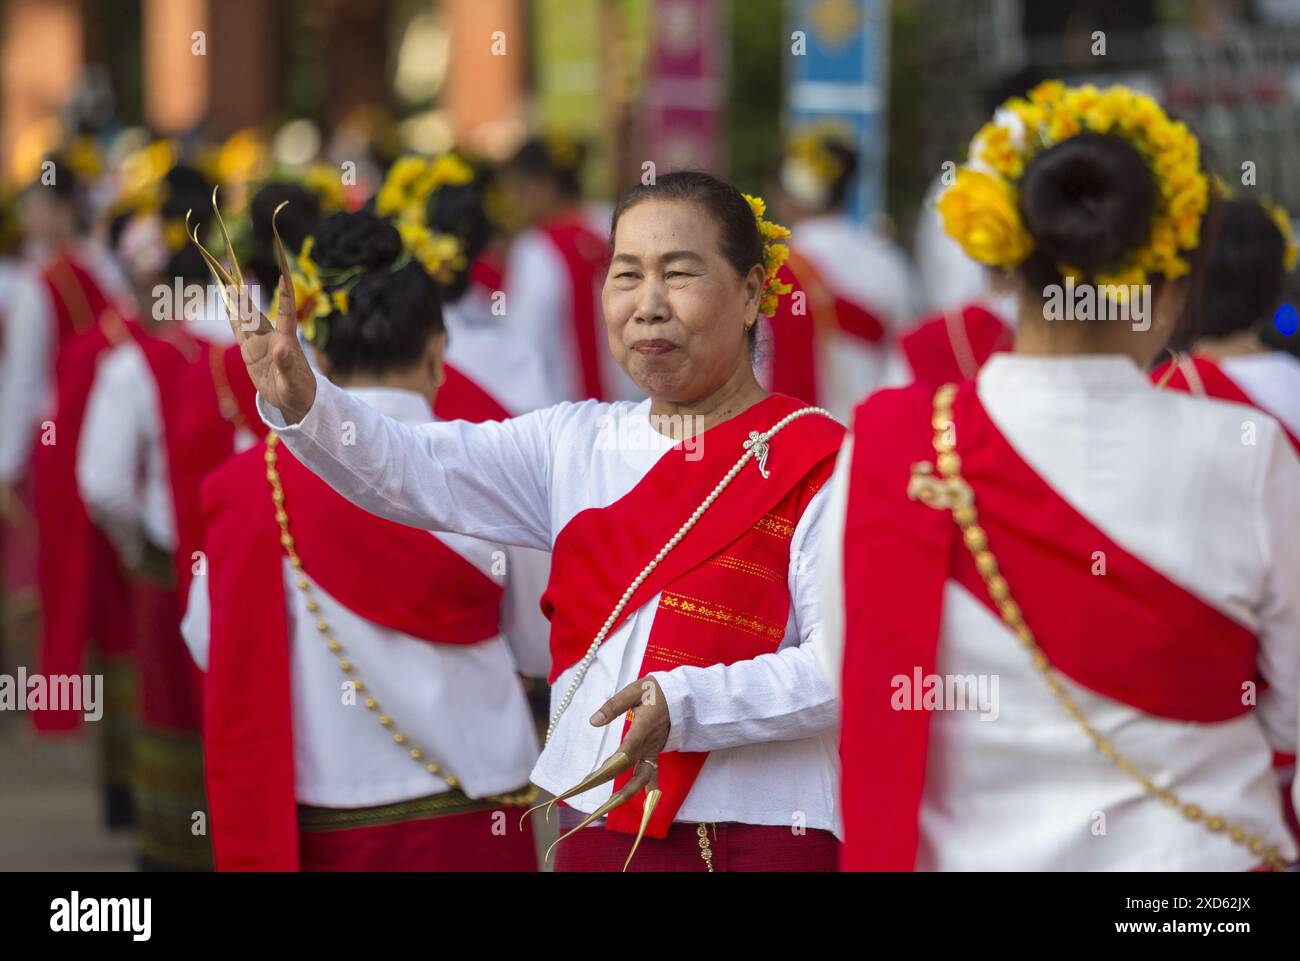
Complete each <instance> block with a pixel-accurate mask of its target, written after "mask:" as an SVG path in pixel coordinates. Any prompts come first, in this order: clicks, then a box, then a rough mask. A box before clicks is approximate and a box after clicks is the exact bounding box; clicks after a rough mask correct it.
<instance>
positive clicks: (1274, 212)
mask: <svg viewBox="0 0 1300 961" xmlns="http://www.w3.org/2000/svg"><path fill="white" fill-rule="evenodd" d="M1260 206H1261V207H1263V208H1264V209H1265V210H1266V211H1268V215H1269V216H1270V217H1272V218H1273V223H1275V224H1277V229H1278V230H1280V231H1281V232H1282V240H1283V242H1284V243H1285V244H1286V252H1285V253H1284V254H1283V255H1282V268H1283V269H1284V270H1285V271H1286V272H1287V273H1288V274H1289V273H1291V271H1293V270H1295V265H1296V260H1297V259H1300V249H1297V247H1296V242H1295V231H1294V230H1293V229H1292V226H1291V215H1290V214H1288V213H1287V212H1286V208H1285V207H1283V206H1282V205H1281V204H1275V203H1270V202H1269V201H1267V200H1266V201H1264V202H1263V203H1261V204H1260Z"/></svg>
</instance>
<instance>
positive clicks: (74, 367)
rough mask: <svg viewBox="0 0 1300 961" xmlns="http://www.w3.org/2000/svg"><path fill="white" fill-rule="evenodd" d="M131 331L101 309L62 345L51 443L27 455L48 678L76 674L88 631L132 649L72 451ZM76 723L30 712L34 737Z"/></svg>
mask: <svg viewBox="0 0 1300 961" xmlns="http://www.w3.org/2000/svg"><path fill="white" fill-rule="evenodd" d="M134 329H136V324H135V322H134V321H132V320H126V319H124V318H123V317H122V316H121V315H120V314H119V313H117V311H116V310H115V309H113V308H111V307H110V308H106V309H105V310H104V311H103V312H102V313H101V314H100V315H99V322H98V323H96V324H93V325H92V326H91V327H90V328H89V329H87V330H86V331H84V332H83V333H80V334H76V335H74V336H72V337H70V338H69V339H67V340H66V341H65V342H64V343H63V344H62V345H61V346H60V348H59V350H58V352H57V354H56V356H55V363H54V381H55V411H54V416H53V418H52V422H53V424H54V442H53V443H48V444H46V443H38V444H37V445H36V447H35V450H34V453H33V456H32V470H33V472H34V476H35V481H36V483H35V495H36V518H37V526H38V530H39V535H40V543H39V549H38V557H37V576H38V582H39V588H40V594H41V608H42V611H43V615H42V619H41V640H40V655H39V660H40V665H41V672H42V673H44V674H46V675H47V676H48V675H55V674H79V673H81V671H82V670H83V669H84V663H85V653H86V642H87V641H88V640H89V639H90V635H91V632H92V630H93V632H94V634H95V640H96V643H97V644H98V646H99V648H100V649H101V650H103V651H105V652H109V653H114V654H125V653H126V652H128V651H130V650H131V633H130V632H131V627H130V608H129V601H128V596H129V593H128V589H127V585H126V581H125V579H124V578H123V575H122V570H121V566H120V564H119V562H118V558H117V552H116V551H114V549H113V547H112V545H111V544H110V543H109V541H108V538H107V537H106V536H105V535H104V533H103V532H102V531H101V530H100V529H99V528H98V527H96V526H95V525H94V524H92V523H91V521H90V517H89V515H87V513H86V507H85V504H84V503H83V502H82V500H81V494H80V492H79V491H78V490H77V447H78V441H79V439H80V437H81V425H82V422H83V421H84V420H85V415H86V404H87V403H88V401H89V399H90V390H91V387H92V386H93V385H94V382H95V372H96V368H97V367H98V364H99V360H100V358H101V356H102V355H103V354H104V352H105V351H107V350H108V349H109V348H110V347H113V346H115V345H116V344H118V343H120V342H121V340H122V339H123V338H125V337H128V336H131V333H130V331H132V330H134ZM80 718H81V715H80V714H79V713H77V712H75V711H36V712H33V713H32V723H33V724H34V725H35V727H36V729H37V730H38V731H57V730H72V729H74V728H76V727H78V726H79V725H80V723H81V720H80Z"/></svg>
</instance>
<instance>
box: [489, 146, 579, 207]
mask: <svg viewBox="0 0 1300 961" xmlns="http://www.w3.org/2000/svg"><path fill="white" fill-rule="evenodd" d="M572 146H573V148H574V149H573V153H574V157H573V158H572V159H568V158H562V157H559V156H557V155H556V152H555V151H554V150H552V149H551V148H550V147H548V146H547V144H546V141H545V140H544V139H543V138H541V137H533V138H531V139H529V140H526V141H524V144H523V146H521V147H520V148H519V149H518V150H517V151H515V155H514V156H513V157H511V158H510V159H509V160H507V161H506V163H505V169H506V170H508V171H513V172H515V173H519V174H523V175H524V176H526V177H536V178H538V179H542V180H549V181H550V182H551V183H552V184H554V185H555V186H556V188H558V189H559V191H560V193H562V194H563V195H564V196H565V197H568V198H570V199H577V198H579V197H581V196H582V181H581V180H580V179H579V177H580V174H581V173H582V165H583V162H584V161H585V160H586V158H587V147H586V144H583V143H580V142H577V141H575V142H573V144H572Z"/></svg>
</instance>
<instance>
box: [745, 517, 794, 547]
mask: <svg viewBox="0 0 1300 961" xmlns="http://www.w3.org/2000/svg"><path fill="white" fill-rule="evenodd" d="M754 530H756V531H759V532H760V533H763V534H771V535H772V536H773V537H779V538H781V539H782V540H787V541H788V540H789V539H790V538H792V537H794V524H793V523H792V522H791V521H789V520H787V519H786V518H784V517H778V516H777V515H775V514H764V515H763V516H762V517H760V518H759V519H758V522H757V523H755V524H754Z"/></svg>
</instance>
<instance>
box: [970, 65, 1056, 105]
mask: <svg viewBox="0 0 1300 961" xmlns="http://www.w3.org/2000/svg"><path fill="white" fill-rule="evenodd" d="M1047 79H1048V76H1047V74H1045V73H1043V71H1042V70H1040V69H1038V68H1037V67H1033V66H1025V67H1021V68H1020V69H1019V70H1013V71H1011V72H1010V73H1007V74H1003V75H1002V76H1001V77H998V78H997V79H995V80H994V81H993V82H992V83H989V84H988V85H987V86H986V87H985V88H984V113H985V115H987V116H992V115H993V113H994V112H995V111H996V110H997V109H998V107H1000V106H1002V105H1003V104H1004V103H1006V102H1007V101H1008V100H1010V99H1011V98H1012V97H1024V96H1025V95H1027V94H1028V93H1029V91H1031V90H1033V89H1034V88H1035V87H1037V86H1038V85H1039V84H1040V83H1042V82H1043V81H1044V80H1047Z"/></svg>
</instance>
